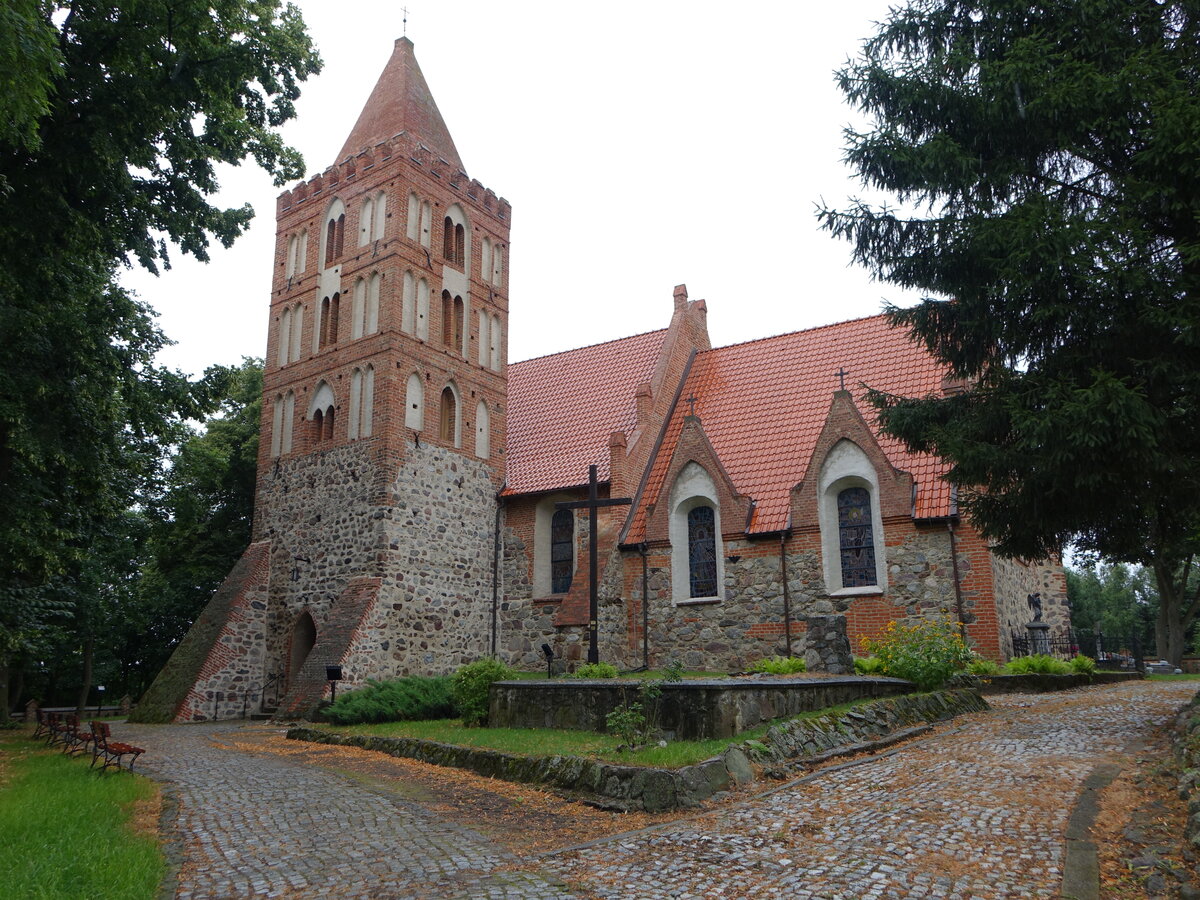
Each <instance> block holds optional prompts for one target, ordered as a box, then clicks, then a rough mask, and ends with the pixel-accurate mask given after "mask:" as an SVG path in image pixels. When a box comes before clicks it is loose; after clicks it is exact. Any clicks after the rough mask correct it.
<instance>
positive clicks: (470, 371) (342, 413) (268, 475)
mask: <svg viewBox="0 0 1200 900" xmlns="http://www.w3.org/2000/svg"><path fill="white" fill-rule="evenodd" d="M510 214H511V210H510V207H509V204H508V202H507V201H505V200H504V199H502V198H498V197H497V196H496V194H495V193H493V192H492V191H491V190H488V189H487V188H485V187H484V186H483V185H482V184H480V183H479V181H477V180H475V179H472V178H471V177H469V176H468V175H467V174H466V171H465V168H464V166H463V163H462V160H461V159H460V157H459V155H458V150H457V148H456V147H455V145H454V140H453V138H452V137H451V136H450V132H449V129H448V128H447V127H446V124H445V122H444V121H443V119H442V116H441V113H440V112H439V111H438V108H437V104H436V103H435V102H434V99H433V95H432V94H431V92H430V90H429V86H428V85H427V84H426V82H425V78H424V76H423V75H422V74H421V69H420V67H419V66H418V64H417V60H416V56H415V55H414V53H413V44H412V42H411V41H409V40H408V39H407V38H400V39H399V40H397V41H396V43H395V48H394V50H393V52H392V56H391V58H390V59H389V60H388V63H387V65H386V66H385V67H384V70H383V73H382V74H381V75H380V77H379V80H378V82H377V83H376V85H375V88H374V90H373V91H372V92H371V95H370V98H369V99H368V100H367V102H366V105H365V106H364V107H363V110H362V112H361V114H360V115H359V118H358V122H357V123H356V124H355V126H354V129H353V130H352V131H351V133H350V136H349V137H348V138H347V140H346V143H345V145H344V146H343V147H342V150H341V152H340V153H339V154H338V159H337V161H336V163H335V164H334V165H333V166H331V167H329V168H328V169H326V170H325V171H324V172H322V173H320V174H318V175H316V176H314V177H312V178H311V179H309V180H308V181H307V182H305V183H302V184H300V185H297V186H295V187H294V188H292V189H291V190H289V191H285V192H284V193H283V194H282V195H281V196H280V197H279V199H278V202H277V211H276V222H277V232H276V234H277V236H276V251H275V259H274V262H273V272H274V277H273V280H272V288H271V307H270V331H269V338H268V342H267V356H266V369H265V374H264V393H263V418H262V432H261V435H262V437H261V443H260V447H259V458H258V483H257V493H256V498H255V515H254V538H253V539H254V543H253V544H252V545H251V547H250V548H249V549H248V550H247V551H246V554H245V555H244V556H243V558H242V560H241V561H240V562H239V563H238V566H237V567H235V569H234V571H233V572H232V573H231V574H230V576H229V578H228V579H227V580H226V582H225V583H224V584H223V585H222V587H221V589H220V590H219V591H218V592H217V595H216V596H214V598H213V601H212V602H211V603H210V604H209V607H208V608H206V609H205V611H204V613H203V614H202V616H201V619H200V620H199V621H198V622H197V623H196V624H195V625H194V626H193V628H192V629H191V631H189V633H188V635H187V637H186V638H185V639H184V641H183V642H181V645H180V647H179V649H178V650H177V652H176V654H175V656H173V657H172V659H171V661H170V663H168V666H167V668H166V669H164V672H163V673H162V674H161V675H160V676H159V679H158V680H157V681H156V682H155V684H154V685H153V686H152V687H151V689H150V691H148V692H147V695H146V698H144V700H143V704H145V703H146V700H150V701H151V704H150V707H156V708H159V709H161V710H163V711H165V710H166V709H168V708H172V709H173V711H172V712H171V714H170V715H169V718H172V719H176V720H184V721H187V720H195V719H208V718H226V717H230V716H233V715H241V714H242V711H243V708H244V705H245V702H246V699H247V698H249V702H250V704H251V706H255V705H256V704H257V703H258V702H260V701H259V694H263V693H265V696H266V699H267V704H266V705H267V706H268V709H269V708H270V706H272V705H273V704H272V703H271V702H270V701H271V700H272V699H273V698H274V696H275V693H276V691H278V693H279V696H280V697H281V702H280V707H279V709H280V712H281V714H291V713H299V712H304V711H306V710H309V709H311V708H312V707H314V706H315V705H316V704H317V703H318V702H320V700H321V698H322V696H323V695H324V694H326V693H327V691H326V671H325V667H326V666H327V665H339V666H341V667H342V669H343V678H344V681H345V682H346V683H348V685H352V684H357V683H361V682H363V681H365V680H366V679H368V678H388V677H395V676H398V675H402V674H408V673H417V674H437V673H444V672H448V671H451V670H453V669H454V668H456V667H457V666H459V665H461V664H462V663H463V662H467V661H470V660H473V659H476V658H478V657H480V656H482V655H486V654H487V653H488V652H489V648H490V640H491V633H490V627H491V614H492V613H491V605H492V600H493V588H494V586H493V578H494V575H493V572H494V566H493V562H494V555H495V537H496V535H495V529H496V518H497V517H496V508H497V499H496V496H497V492H498V491H499V490H500V488H501V486H502V485H503V482H504V456H503V454H504V445H505V415H506V405H507V400H506V377H505V370H506V366H507V355H506V352H505V346H506V344H505V341H506V338H507V334H508V293H507V281H508V279H507V273H508V247H509V244H508V236H509V222H510ZM273 677H274V678H275V681H273V682H272V683H271V685H270V687H268V689H267V690H266V691H265V692H262V691H259V690H258V688H259V686H260V685H261V684H263V683H264V682H268V681H271V679H272V678H273ZM160 682H164V684H162V685H160ZM172 685H173V686H174V687H172ZM185 687H186V688H187V690H186V692H184V690H183V689H184V688H185ZM150 707H148V710H149V709H150ZM166 717H168V716H165V715H163V714H159V715H158V716H157V718H159V719H162V718H166ZM146 718H147V719H149V720H153V719H154V718H155V715H154V714H153V713H152V712H149V711H148V714H147V716H146Z"/></svg>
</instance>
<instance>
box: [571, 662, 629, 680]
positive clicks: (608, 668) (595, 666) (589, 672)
mask: <svg viewBox="0 0 1200 900" xmlns="http://www.w3.org/2000/svg"><path fill="white" fill-rule="evenodd" d="M618 674H619V673H618V672H617V667H616V666H614V665H613V664H612V663H606V662H597V663H584V664H583V665H582V666H580V667H579V668H578V669H576V670H575V675H574V676H573V677H575V678H616V677H617V675H618Z"/></svg>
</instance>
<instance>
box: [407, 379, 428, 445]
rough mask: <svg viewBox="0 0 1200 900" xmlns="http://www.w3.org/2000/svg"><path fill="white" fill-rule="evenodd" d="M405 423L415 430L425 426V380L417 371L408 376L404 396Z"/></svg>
mask: <svg viewBox="0 0 1200 900" xmlns="http://www.w3.org/2000/svg"><path fill="white" fill-rule="evenodd" d="M404 425H405V427H406V428H411V429H412V430H413V431H420V430H421V429H422V428H424V427H425V382H423V381H422V380H421V376H420V375H418V374H417V373H416V372H413V373H412V374H411V375H409V376H408V386H407V389H406V391H405V396H404Z"/></svg>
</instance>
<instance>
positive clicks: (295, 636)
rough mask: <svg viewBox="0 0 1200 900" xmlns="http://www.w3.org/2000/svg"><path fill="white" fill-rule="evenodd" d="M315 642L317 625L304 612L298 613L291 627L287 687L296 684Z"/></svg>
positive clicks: (308, 614)
mask: <svg viewBox="0 0 1200 900" xmlns="http://www.w3.org/2000/svg"><path fill="white" fill-rule="evenodd" d="M316 642H317V623H316V622H314V621H313V617H312V614H311V613H309V612H308V610H305V611H304V612H302V613H300V616H299V618H297V619H296V624H295V625H293V626H292V652H291V656H290V657H289V660H288V685H289V686H291V685H293V684H295V683H296V677H297V676H298V675H299V674H300V668H301V666H303V665H304V661H305V660H306V659H308V654H309V653H311V652H312V648H313V645H314V644H316Z"/></svg>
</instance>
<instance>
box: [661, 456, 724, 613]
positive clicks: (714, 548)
mask: <svg viewBox="0 0 1200 900" xmlns="http://www.w3.org/2000/svg"><path fill="white" fill-rule="evenodd" d="M669 504H670V505H669V507H668V508H669V509H670V519H669V521H668V530H669V536H670V539H671V597H672V599H673V600H674V601H675V602H676V603H688V602H695V601H715V600H719V599H721V598H722V597H723V596H724V593H725V589H724V580H725V569H724V557H723V555H722V541H721V507H720V501H719V499H718V494H717V488H716V484H715V483H714V482H713V480H712V477H711V476H710V475H709V474H708V472H707V471H706V470H705V469H704V467H703V466H701V465H700V464H699V463H696V462H694V461H693V462H689V463H688V464H687V465H686V466H684V467H683V469H682V470H680V472H679V475H678V476H677V477H676V478H675V483H674V484H673V485H672V486H671V493H670V500H669Z"/></svg>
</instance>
